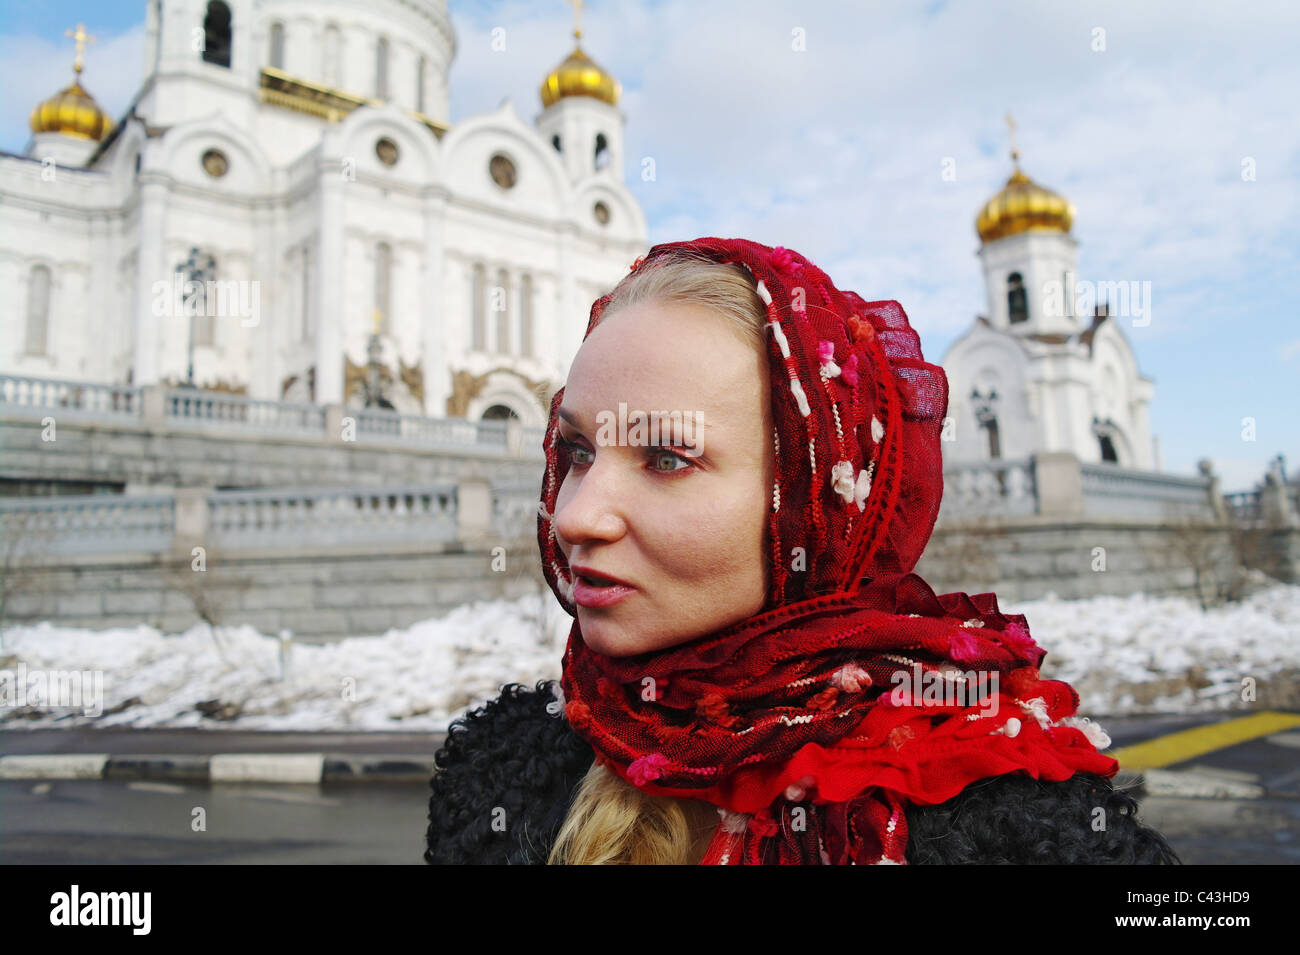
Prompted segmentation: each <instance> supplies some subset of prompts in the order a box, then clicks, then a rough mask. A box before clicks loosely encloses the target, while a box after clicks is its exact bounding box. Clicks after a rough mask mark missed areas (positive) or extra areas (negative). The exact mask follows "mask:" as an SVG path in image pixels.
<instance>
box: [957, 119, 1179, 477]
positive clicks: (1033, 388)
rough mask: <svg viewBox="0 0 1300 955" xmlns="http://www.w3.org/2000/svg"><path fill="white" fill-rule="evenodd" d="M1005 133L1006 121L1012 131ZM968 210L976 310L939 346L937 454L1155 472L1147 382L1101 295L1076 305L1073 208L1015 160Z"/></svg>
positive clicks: (1015, 153)
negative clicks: (978, 300) (942, 419)
mask: <svg viewBox="0 0 1300 955" xmlns="http://www.w3.org/2000/svg"><path fill="white" fill-rule="evenodd" d="M1013 131H1014V130H1013ZM1011 160H1012V164H1013V171H1012V173H1011V176H1010V178H1008V179H1007V182H1006V185H1004V186H1003V187H1002V188H1001V189H1000V190H999V191H998V192H997V194H996V195H994V196H993V197H992V198H991V199H989V200H988V202H986V203H985V204H984V206H983V208H981V209H980V211H979V214H978V215H977V216H976V219H975V232H976V234H977V235H978V237H979V243H980V244H979V251H978V253H977V255H978V257H979V260H980V262H981V264H982V266H983V272H984V286H985V290H986V292H987V295H988V301H987V307H986V311H985V314H983V315H980V316H978V317H977V318H976V319H975V322H974V323H973V324H972V326H971V327H970V329H969V330H968V331H967V332H966V333H965V334H963V335H962V336H961V337H960V338H958V339H957V340H956V341H955V342H953V344H952V345H951V346H950V347H949V348H948V351H947V352H946V353H945V354H944V356H943V360H942V365H943V368H944V372H945V373H946V374H947V376H948V414H949V416H950V418H952V420H953V424H954V426H955V427H954V428H953V432H954V433H953V434H952V436H951V437H952V439H951V440H949V441H945V443H944V460H945V462H954V463H963V462H975V461H988V460H995V459H1024V458H1028V457H1029V456H1031V455H1034V454H1038V453H1040V452H1045V451H1066V452H1071V453H1073V454H1074V455H1076V456H1077V457H1078V459H1079V460H1080V461H1083V462H1094V463H1095V462H1103V461H1104V462H1110V463H1112V464H1115V465H1117V466H1119V467H1123V468H1130V469H1134V470H1147V471H1158V470H1161V467H1162V465H1161V461H1160V451H1159V446H1158V444H1157V442H1156V440H1155V438H1154V437H1153V436H1152V434H1151V426H1150V420H1149V417H1148V409H1149V406H1150V402H1151V399H1152V396H1153V394H1154V382H1153V381H1152V380H1151V379H1150V378H1146V377H1144V376H1143V375H1142V374H1141V372H1140V371H1139V370H1138V365H1137V359H1136V356H1135V355H1134V352H1133V348H1132V346H1131V345H1130V344H1129V342H1128V339H1127V337H1126V336H1125V334H1124V332H1123V330H1122V328H1121V318H1120V317H1119V316H1112V315H1110V314H1109V309H1108V303H1105V302H1102V303H1099V304H1096V305H1095V306H1094V307H1093V308H1092V309H1091V310H1090V311H1088V312H1087V313H1086V314H1080V313H1079V308H1078V303H1079V301H1080V297H1079V296H1076V295H1075V294H1073V290H1074V289H1075V288H1077V287H1079V286H1080V284H1081V280H1080V279H1079V277H1078V256H1077V243H1076V241H1075V239H1074V237H1073V235H1071V232H1070V230H1071V227H1072V226H1073V224H1074V214H1075V209H1074V205H1073V204H1072V203H1071V202H1070V201H1069V200H1068V199H1066V198H1065V197H1064V196H1062V195H1060V194H1058V193H1056V192H1054V191H1052V190H1051V189H1048V188H1046V187H1044V186H1042V185H1039V184H1038V183H1037V182H1035V181H1034V180H1033V179H1031V178H1030V177H1029V176H1028V175H1027V174H1025V173H1024V172H1023V171H1022V170H1021V168H1020V155H1019V152H1018V150H1016V148H1015V146H1014V143H1013V145H1012V151H1011Z"/></svg>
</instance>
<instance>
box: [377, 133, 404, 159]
mask: <svg viewBox="0 0 1300 955" xmlns="http://www.w3.org/2000/svg"><path fill="white" fill-rule="evenodd" d="M375 155H376V156H378V157H379V161H380V162H381V163H383V164H384V165H385V166H395V165H397V158H398V155H399V153H398V149H397V143H395V142H393V141H392V140H391V139H389V138H388V137H387V136H385V137H384V138H383V139H380V140H379V141H377V142H376V143H375Z"/></svg>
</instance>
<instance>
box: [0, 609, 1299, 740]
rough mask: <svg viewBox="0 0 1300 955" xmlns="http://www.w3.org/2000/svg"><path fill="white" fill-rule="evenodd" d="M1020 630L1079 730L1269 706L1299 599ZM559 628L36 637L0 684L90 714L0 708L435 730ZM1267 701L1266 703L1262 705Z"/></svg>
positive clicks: (18, 646)
mask: <svg viewBox="0 0 1300 955" xmlns="http://www.w3.org/2000/svg"><path fill="white" fill-rule="evenodd" d="M1002 609H1003V610H1005V611H1007V612H1009V613H1022V614H1024V615H1025V616H1026V618H1027V620H1028V623H1029V628H1030V632H1031V634H1032V635H1033V636H1034V638H1035V639H1036V640H1037V641H1038V642H1039V644H1040V645H1041V646H1042V647H1043V648H1044V649H1046V650H1047V658H1046V659H1045V661H1044V663H1043V675H1044V676H1045V677H1048V678H1052V679H1062V680H1067V681H1068V682H1070V683H1072V684H1074V686H1075V687H1076V689H1078V690H1079V693H1080V696H1081V697H1082V704H1081V706H1080V712H1081V713H1082V714H1084V715H1093V716H1108V715H1109V716H1115V715H1124V714H1132V713H1148V712H1191V711H1198V710H1214V709H1230V708H1234V707H1243V706H1244V705H1245V704H1243V703H1242V699H1241V689H1242V681H1243V679H1245V678H1252V679H1253V680H1254V681H1255V682H1256V684H1257V686H1258V687H1259V688H1260V696H1259V701H1258V703H1257V704H1255V706H1256V707H1258V705H1273V706H1276V705H1279V704H1278V703H1276V702H1270V699H1273V700H1275V699H1277V698H1278V697H1277V696H1276V694H1277V692H1279V691H1278V687H1286V688H1289V689H1288V690H1287V692H1291V693H1294V688H1295V687H1296V685H1297V676H1298V675H1300V586H1295V585H1277V586H1274V587H1271V588H1269V589H1267V590H1264V591H1261V592H1259V593H1256V594H1254V595H1253V596H1251V597H1249V598H1247V599H1245V600H1243V601H1242V602H1241V603H1238V604H1230V605H1226V606H1223V607H1218V608H1215V609H1212V610H1210V611H1209V612H1208V613H1206V612H1202V611H1201V609H1200V608H1199V607H1198V606H1197V605H1196V604H1194V603H1193V602H1191V601H1190V600H1187V599H1182V598H1174V597H1148V596H1146V595H1144V594H1135V595H1133V596H1130V597H1095V598H1092V599H1088V600H1059V599H1056V598H1054V597H1050V596H1049V597H1047V598H1044V599H1040V600H1033V601H1027V602H1023V603H1020V604H1012V605H1007V606H1004V607H1003V608H1002ZM571 624H572V618H570V617H569V616H568V615H567V614H565V613H564V611H563V610H562V609H561V608H560V606H559V604H558V603H556V601H555V599H554V598H553V596H552V595H551V594H550V592H549V591H543V592H541V593H540V594H535V595H532V596H528V597H522V598H519V599H517V600H513V601H490V602H489V601H484V602H479V603H475V604H470V605H467V606H464V607H460V608H458V609H456V610H455V611H453V612H451V613H450V614H447V615H446V616H444V617H442V618H440V619H434V620H427V621H424V622H421V623H418V624H415V625H414V626H412V627H408V628H405V629H400V630H397V629H395V630H390V631H389V632H388V633H386V634H384V635H382V636H377V637H355V638H351V639H348V640H343V641H340V642H338V643H332V644H326V645H312V644H301V643H300V644H295V645H293V647H292V650H291V654H290V665H289V677H288V679H287V680H281V679H280V643H279V640H278V639H277V638H275V637H267V636H263V635H262V634H260V633H258V632H257V631H256V630H254V629H253V628H251V627H247V626H242V627H231V628H227V629H222V630H220V631H218V633H217V634H216V635H214V634H212V633H211V632H210V631H209V630H208V628H207V626H206V625H196V626H195V627H192V628H190V629H189V630H187V631H186V632H184V633H182V634H179V635H166V634H161V633H159V632H158V631H156V630H154V629H152V628H150V627H145V626H140V627H136V628H134V629H112V630H102V631H91V630H79V629H68V628H59V627H52V626H50V625H48V624H40V625H37V626H28V627H12V628H9V629H7V630H6V631H5V633H4V644H3V646H4V650H3V652H0V670H4V671H7V673H9V674H11V675H10V676H9V677H8V678H7V679H8V684H9V686H8V690H9V691H10V692H12V691H13V688H14V685H15V681H16V678H17V674H18V672H19V669H18V668H19V667H20V666H25V667H26V669H27V670H28V671H40V670H44V671H49V670H65V671H66V670H79V671H94V670H98V671H102V673H103V701H102V705H103V712H102V713H101V715H98V716H93V715H86V713H85V708H84V707H67V706H65V707H63V708H44V707H42V706H41V705H40V701H29V702H34V703H35V706H28V707H25V708H24V707H20V706H15V705H13V704H12V702H10V705H5V706H0V724H2V725H4V727H5V728H7V729H19V728H25V727H45V726H69V725H93V726H100V727H106V726H139V727H145V726H149V727H162V726H167V727H184V726H203V727H208V728H233V729H241V730H411V731H416V730H418V731H430V730H441V729H444V728H445V727H446V725H447V723H448V722H449V721H450V720H451V719H452V718H454V717H456V716H458V715H460V714H461V713H463V712H464V711H465V710H466V708H468V707H470V706H474V705H477V704H479V703H481V702H484V701H486V700H489V699H492V698H493V697H495V696H496V695H497V694H498V692H499V691H500V685H501V684H502V683H507V682H520V683H526V684H531V683H534V682H535V681H537V680H539V679H549V678H556V677H558V676H559V674H560V661H561V657H562V655H563V652H564V642H565V639H566V637H567V635H568V631H569V627H570V626H571ZM1270 693H1271V694H1273V695H1272V696H1271V697H1270Z"/></svg>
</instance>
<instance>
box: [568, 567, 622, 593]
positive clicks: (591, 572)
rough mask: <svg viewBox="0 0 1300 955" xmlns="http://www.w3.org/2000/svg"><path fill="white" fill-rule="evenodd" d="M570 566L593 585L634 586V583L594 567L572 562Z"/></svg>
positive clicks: (586, 581)
mask: <svg viewBox="0 0 1300 955" xmlns="http://www.w3.org/2000/svg"><path fill="white" fill-rule="evenodd" d="M569 566H570V568H571V569H572V570H573V572H574V573H575V574H577V575H578V576H579V577H580V578H581V579H582V580H583V581H584V582H585V583H588V584H590V585H591V586H593V587H613V586H621V587H631V586H632V584H629V583H628V582H627V581H626V580H620V579H619V578H617V577H612V576H610V575H609V574H603V573H600V572H599V571H597V570H595V569H594V568H592V567H584V566H582V565H581V564H570V565H569Z"/></svg>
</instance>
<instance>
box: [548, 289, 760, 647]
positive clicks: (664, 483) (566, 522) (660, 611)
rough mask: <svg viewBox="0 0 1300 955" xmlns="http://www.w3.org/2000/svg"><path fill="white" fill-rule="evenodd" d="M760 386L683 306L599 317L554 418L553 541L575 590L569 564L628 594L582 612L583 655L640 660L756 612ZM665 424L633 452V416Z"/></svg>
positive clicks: (715, 321)
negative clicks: (565, 468) (557, 478)
mask: <svg viewBox="0 0 1300 955" xmlns="http://www.w3.org/2000/svg"><path fill="white" fill-rule="evenodd" d="M767 376H768V372H767V368H766V364H765V359H764V358H763V357H762V356H760V355H759V354H758V352H757V351H755V349H754V348H752V347H750V346H749V345H747V344H745V343H744V342H742V341H741V340H740V337H739V335H738V333H737V332H736V331H733V330H732V327H731V326H730V325H729V324H728V322H727V320H726V319H725V318H723V317H722V316H720V315H718V314H716V313H714V312H711V311H709V310H708V309H705V308H703V307H700V306H696V305H690V304H683V303H679V302H647V303H641V304H638V305H630V306H627V307H625V308H621V309H618V310H617V311H615V312H606V313H605V315H604V316H602V319H601V322H600V324H599V325H597V326H596V328H595V329H594V330H593V331H592V332H591V334H590V335H588V336H587V339H586V340H585V341H584V342H583V344H582V347H581V348H579V349H578V354H577V355H576V356H575V358H574V360H573V365H572V366H571V368H570V369H569V377H568V381H567V383H566V385H565V390H564V397H563V400H562V402H561V406H560V409H559V410H560V423H559V429H560V439H561V441H568V442H572V443H573V445H575V446H565V445H561V447H560V454H561V455H565V456H567V457H568V459H569V461H570V465H569V472H568V474H567V475H566V476H565V479H564V483H563V484H562V485H561V486H560V489H559V492H558V495H557V497H556V504H555V517H554V528H555V536H556V541H557V543H558V545H559V548H560V551H561V553H563V554H564V556H565V558H566V559H567V560H568V562H569V567H570V575H571V579H573V580H574V581H575V583H577V582H578V576H579V575H578V572H577V571H576V570H574V569H573V565H574V564H579V565H583V566H585V567H588V568H590V569H591V570H592V571H593V572H595V573H597V574H606V575H609V576H612V577H617V578H618V579H620V580H622V581H625V582H627V583H628V584H630V585H631V586H632V587H633V591H632V592H631V593H630V594H629V595H628V596H626V597H624V598H623V599H622V600H619V601H618V602H616V603H613V604H611V605H608V606H601V607H588V606H583V605H582V604H581V603H579V604H578V608H577V612H578V622H579V624H580V625H581V627H582V635H583V638H584V639H585V641H586V643H587V645H588V646H589V647H590V648H591V649H593V650H595V651H597V652H599V653H604V654H607V655H609V656H614V657H621V656H630V655H632V654H637V653H646V652H649V651H652V650H657V649H660V648H663V647H670V646H674V645H676V644H679V643H684V642H685V641H687V640H690V639H692V638H694V637H698V636H702V635H704V634H707V633H711V632H713V631H715V630H718V629H721V628H722V627H725V626H728V625H730V624H732V623H735V622H737V621H739V620H743V619H744V618H745V617H748V616H751V615H752V614H754V613H756V612H758V611H759V610H760V609H761V608H762V606H763V604H764V602H765V599H766V595H767V586H768V578H767V562H766V559H765V554H766V550H765V547H766V518H767V512H768V508H769V507H770V506H771V505H770V504H769V502H770V500H771V494H772V457H773V449H772V424H771V409H770V404H769V401H770V398H769V395H770V386H769V384H768V377H767ZM620 403H622V404H623V405H624V412H623V418H624V420H625V421H626V422H627V424H626V429H625V431H624V434H623V436H622V437H621V438H620V433H619V431H620V429H619V427H618V421H619V405H620ZM661 412H667V413H668V415H669V416H671V417H665V418H664V419H662V420H663V423H662V424H661V425H660V432H659V434H658V435H655V434H654V433H653V431H651V432H649V434H648V435H647V436H645V437H642V438H638V436H637V435H636V433H635V430H634V426H635V424H636V420H637V419H636V416H637V415H638V414H641V415H646V416H647V420H648V419H649V416H650V415H655V414H657V413H661ZM673 413H676V414H675V415H674V414H673ZM598 416H599V417H598ZM670 420H671V421H672V423H671V424H669V423H668V422H669V421H670ZM602 422H607V423H608V424H607V426H606V427H605V428H601V424H602ZM696 425H698V426H696ZM656 439H657V440H656ZM654 444H658V445H659V446H658V447H654V446H652V445H654Z"/></svg>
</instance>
